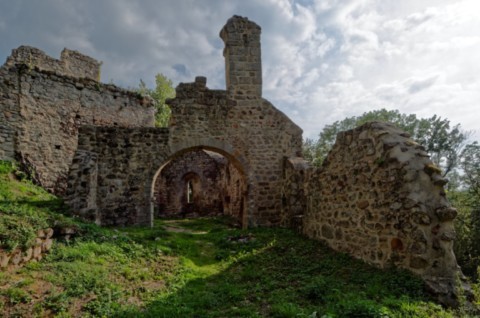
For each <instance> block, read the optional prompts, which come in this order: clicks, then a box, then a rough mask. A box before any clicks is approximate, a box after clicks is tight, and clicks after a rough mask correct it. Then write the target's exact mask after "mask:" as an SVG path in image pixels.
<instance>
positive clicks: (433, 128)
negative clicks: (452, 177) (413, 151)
mask: <svg viewBox="0 0 480 318" xmlns="http://www.w3.org/2000/svg"><path fill="white" fill-rule="evenodd" d="M370 121H381V122H390V123H392V124H394V125H396V126H397V127H399V128H401V129H403V130H405V131H406V132H408V133H409V134H410V135H411V137H412V138H413V139H414V140H416V141H417V142H418V143H420V144H421V145H423V146H424V147H425V150H426V151H427V152H428V153H429V154H430V156H431V159H432V161H433V162H434V163H435V164H436V165H437V166H439V167H441V168H442V171H443V176H446V175H447V174H449V173H450V172H452V171H453V170H454V169H455V168H456V167H457V166H458V165H459V160H460V154H461V152H462V149H463V147H464V146H465V142H466V140H467V138H468V136H469V133H468V132H464V131H462V130H461V128H460V124H457V125H454V126H452V125H451V124H450V121H449V120H448V119H444V118H443V119H442V118H441V117H439V116H437V115H433V116H432V117H430V118H417V116H416V115H414V114H410V115H408V114H402V113H400V112H399V111H398V110H386V109H380V110H374V111H370V112H366V113H363V115H361V116H358V117H356V116H352V117H348V118H345V119H343V120H341V121H336V122H334V123H333V124H331V125H327V126H325V127H324V128H323V130H322V131H321V132H320V134H319V138H318V140H312V139H307V140H305V142H304V156H305V158H306V159H307V160H309V161H311V162H312V163H313V164H314V165H317V166H319V165H320V164H321V163H322V162H323V160H324V159H325V157H326V156H327V154H328V152H329V151H330V149H331V148H332V147H333V145H334V143H335V139H336V136H337V134H338V133H339V132H341V131H345V130H348V129H353V128H355V127H358V126H360V125H363V124H365V123H367V122H370Z"/></svg>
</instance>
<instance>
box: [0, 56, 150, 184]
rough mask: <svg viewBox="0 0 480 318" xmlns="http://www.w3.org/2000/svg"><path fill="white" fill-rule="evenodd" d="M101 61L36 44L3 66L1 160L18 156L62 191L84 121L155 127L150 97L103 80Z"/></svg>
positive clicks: (40, 178)
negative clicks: (49, 52)
mask: <svg viewBox="0 0 480 318" xmlns="http://www.w3.org/2000/svg"><path fill="white" fill-rule="evenodd" d="M99 65H100V63H99V62H96V61H95V60H93V59H92V58H89V57H86V56H84V55H81V54H80V53H78V52H74V51H69V50H64V51H63V52H62V59H61V60H60V61H59V60H56V59H53V58H51V57H48V56H46V55H45V54H44V53H43V52H42V51H40V50H38V49H34V48H30V47H20V48H18V49H17V50H14V51H13V53H12V56H11V57H9V58H8V60H7V63H6V64H5V65H4V66H2V67H1V68H0V75H1V78H2V81H1V82H2V83H1V84H0V94H1V96H2V98H1V99H0V109H1V111H0V139H1V140H2V141H3V142H2V143H1V146H0V156H1V157H0V159H3V160H5V159H7V160H12V159H16V160H18V161H19V162H20V163H22V164H24V166H25V168H27V169H30V170H31V172H32V174H33V177H34V179H35V180H36V181H37V183H39V184H40V185H42V186H43V187H44V188H46V189H48V190H49V191H52V192H56V193H57V194H61V193H62V192H63V191H64V189H65V187H66V174H67V172H68V169H69V166H70V164H71V162H72V158H73V155H74V152H75V150H76V148H77V134H78V127H80V126H81V125H102V126H123V127H135V126H136V127H139V126H153V120H154V119H153V113H154V109H153V106H152V103H151V101H150V100H148V99H146V98H143V97H142V96H139V95H138V94H136V93H132V92H129V91H126V90H123V89H120V88H118V87H115V86H114V85H106V84H102V83H99V82H97V81H96V80H97V78H98V72H99Z"/></svg>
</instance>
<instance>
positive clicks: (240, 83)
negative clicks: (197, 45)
mask: <svg viewBox="0 0 480 318" xmlns="http://www.w3.org/2000/svg"><path fill="white" fill-rule="evenodd" d="M260 33H261V28H260V27H259V26H258V25H257V24H255V23H254V22H252V21H249V20H248V18H243V17H240V16H233V17H232V18H230V19H229V20H228V21H227V24H226V25H225V26H224V27H223V29H222V30H221V31H220V37H221V38H222V40H223V42H225V49H224V51H223V56H224V57H225V73H226V74H225V78H226V82H227V94H228V95H229V96H230V97H231V98H234V99H242V96H244V98H246V96H248V97H249V98H250V99H251V98H252V97H258V98H260V97H261V96H262V61H261V50H260Z"/></svg>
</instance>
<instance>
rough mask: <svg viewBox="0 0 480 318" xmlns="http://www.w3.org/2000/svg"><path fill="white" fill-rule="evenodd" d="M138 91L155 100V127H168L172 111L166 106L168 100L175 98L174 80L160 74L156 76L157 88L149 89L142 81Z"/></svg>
mask: <svg viewBox="0 0 480 318" xmlns="http://www.w3.org/2000/svg"><path fill="white" fill-rule="evenodd" d="M137 91H138V92H139V93H140V94H142V95H146V96H149V97H151V98H152V99H153V103H154V105H155V109H156V113H155V126H156V127H168V123H169V121H170V114H171V110H170V107H169V106H168V105H167V104H166V102H165V101H166V100H167V99H168V98H174V97H175V88H173V83H172V80H171V79H169V78H168V77H166V76H165V75H163V74H161V73H158V74H157V75H156V76H155V88H154V89H151V88H148V87H147V85H146V84H145V82H144V81H142V80H140V85H139V87H138V89H137Z"/></svg>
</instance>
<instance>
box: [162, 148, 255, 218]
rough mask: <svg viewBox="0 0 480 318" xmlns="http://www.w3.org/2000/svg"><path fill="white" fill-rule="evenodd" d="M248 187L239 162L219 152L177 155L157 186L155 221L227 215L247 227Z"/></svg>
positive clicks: (207, 151)
mask: <svg viewBox="0 0 480 318" xmlns="http://www.w3.org/2000/svg"><path fill="white" fill-rule="evenodd" d="M246 197H247V186H246V179H245V175H244V172H243V171H242V170H241V169H239V164H238V162H236V161H235V159H234V158H233V157H231V156H230V155H228V154H225V153H223V154H222V153H221V152H220V150H216V149H208V150H207V149H204V148H193V149H189V150H187V151H182V152H180V153H177V154H175V155H174V156H172V158H170V160H169V161H168V162H167V163H166V164H164V165H163V166H162V167H161V168H160V170H159V171H158V172H157V175H156V178H155V180H154V183H153V207H154V208H153V214H154V218H176V217H180V218H195V217H206V216H221V215H226V216H230V217H232V219H234V220H235V221H236V223H237V224H238V225H240V226H244V225H245V224H246Z"/></svg>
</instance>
